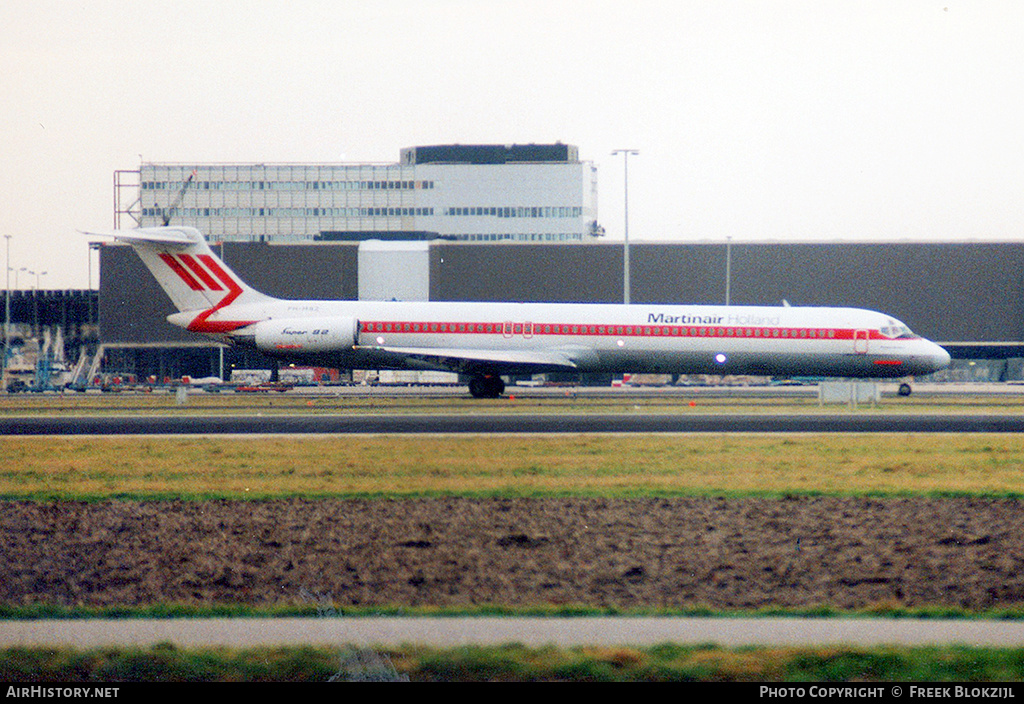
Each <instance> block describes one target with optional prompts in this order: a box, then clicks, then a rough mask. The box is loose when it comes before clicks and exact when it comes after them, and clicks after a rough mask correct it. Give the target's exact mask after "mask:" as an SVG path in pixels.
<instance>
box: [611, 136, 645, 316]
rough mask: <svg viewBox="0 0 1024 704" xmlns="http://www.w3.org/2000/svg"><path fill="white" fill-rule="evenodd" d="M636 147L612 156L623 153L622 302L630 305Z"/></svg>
mask: <svg viewBox="0 0 1024 704" xmlns="http://www.w3.org/2000/svg"><path fill="white" fill-rule="evenodd" d="M639 153H640V152H638V151H637V150H636V149H616V150H615V151H613V152H612V156H615V155H616V154H621V155H622V174H623V184H622V197H623V204H624V207H623V210H624V211H625V227H624V228H623V236H624V238H625V242H624V243H623V245H622V302H623V303H625V304H626V305H629V288H630V285H629V155H630V154H633V155H634V156H635V155H637V154H639Z"/></svg>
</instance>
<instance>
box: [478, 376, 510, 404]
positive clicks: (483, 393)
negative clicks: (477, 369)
mask: <svg viewBox="0 0 1024 704" xmlns="http://www.w3.org/2000/svg"><path fill="white" fill-rule="evenodd" d="M504 391H505V382H504V381H502V380H501V377H500V376H497V375H494V374H485V375H483V376H474V377H473V378H472V379H470V380H469V393H470V394H472V395H473V398H498V397H499V396H501V394H502V392H504Z"/></svg>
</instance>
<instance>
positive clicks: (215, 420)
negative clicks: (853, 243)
mask: <svg viewBox="0 0 1024 704" xmlns="http://www.w3.org/2000/svg"><path fill="white" fill-rule="evenodd" d="M728 432H734V433H779V432H794V433H822V432H829V433H834V432H855V433H1020V432H1024V416H1017V415H915V414H889V413H882V414H874V413H872V414H864V415H860V414H826V413H822V414H815V413H808V414H762V415H733V414H721V415H717V414H694V415H680V414H656V413H636V414H629V413H623V414H602V413H594V414H570V413H550V414H544V413H516V414H497V413H494V414H444V413H440V414H388V415H376V414H374V415H366V414H341V415H299V414H296V415H244V416H238V415H230V416H229V415H223V416H213V415H188V416H184V415H173V416H172V415H160V416H141V415H134V416H129V415H118V416H75V417H41V416H23V417H5V418H0V435H182V434H192V435H225V434H352V433H365V434H404V433H481V434H487V433H728Z"/></svg>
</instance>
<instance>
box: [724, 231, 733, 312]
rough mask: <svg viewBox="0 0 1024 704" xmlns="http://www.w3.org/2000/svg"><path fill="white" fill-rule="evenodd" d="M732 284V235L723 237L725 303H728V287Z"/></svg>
mask: <svg viewBox="0 0 1024 704" xmlns="http://www.w3.org/2000/svg"><path fill="white" fill-rule="evenodd" d="M731 286H732V237H726V238H725V305H729V289H730V287H731Z"/></svg>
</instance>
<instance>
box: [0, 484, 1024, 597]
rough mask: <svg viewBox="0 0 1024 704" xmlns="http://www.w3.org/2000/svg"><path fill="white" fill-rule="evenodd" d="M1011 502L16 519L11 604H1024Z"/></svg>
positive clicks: (165, 507) (24, 514) (319, 505)
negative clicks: (310, 602) (311, 600)
mask: <svg viewBox="0 0 1024 704" xmlns="http://www.w3.org/2000/svg"><path fill="white" fill-rule="evenodd" d="M1022 526H1024V510H1022V506H1021V504H1019V503H1018V502H1017V501H1014V500H1012V499H1006V500H996V499H956V498H905V499H902V498H886V499H871V498H829V497H799V498H791V499H765V498H735V499H724V498H674V499H637V500H620V499H616V500H611V499H607V500H606V499H471V498H450V499H443V498H442V499H409V500H304V499H282V500H268V501H251V502H247V501H207V502H200V501H141V502H140V501H110V502H102V503H77V502H56V503H44V502H6V503H4V505H3V511H2V513H0V601H2V602H3V603H6V604H31V603H40V602H45V603H54V604H65V605H72V604H85V605H148V604H155V603H161V602H184V603H192V604H209V603H222V602H241V603H246V604H253V605H273V604H282V603H294V604H299V603H303V602H304V601H305V602H308V600H309V598H310V595H315V598H316V599H317V600H318V601H319V600H322V601H331V602H334V603H336V604H338V605H341V606H344V605H361V606H373V605H436V606H469V605H478V604H501V605H508V606H530V605H539V604H579V605H591V606H602V607H607V606H616V607H622V608H629V607H687V606H697V605H701V606H710V607H716V608H723V609H727V608H757V607H768V606H779V607H808V606H817V605H831V606H835V607H843V608H854V607H865V606H871V605H875V604H885V605H905V606H939V605H942V606H959V607H965V608H969V609H982V608H1000V607H1011V606H1020V605H1022V603H1024V531H1022V530H1021V527H1022Z"/></svg>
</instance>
